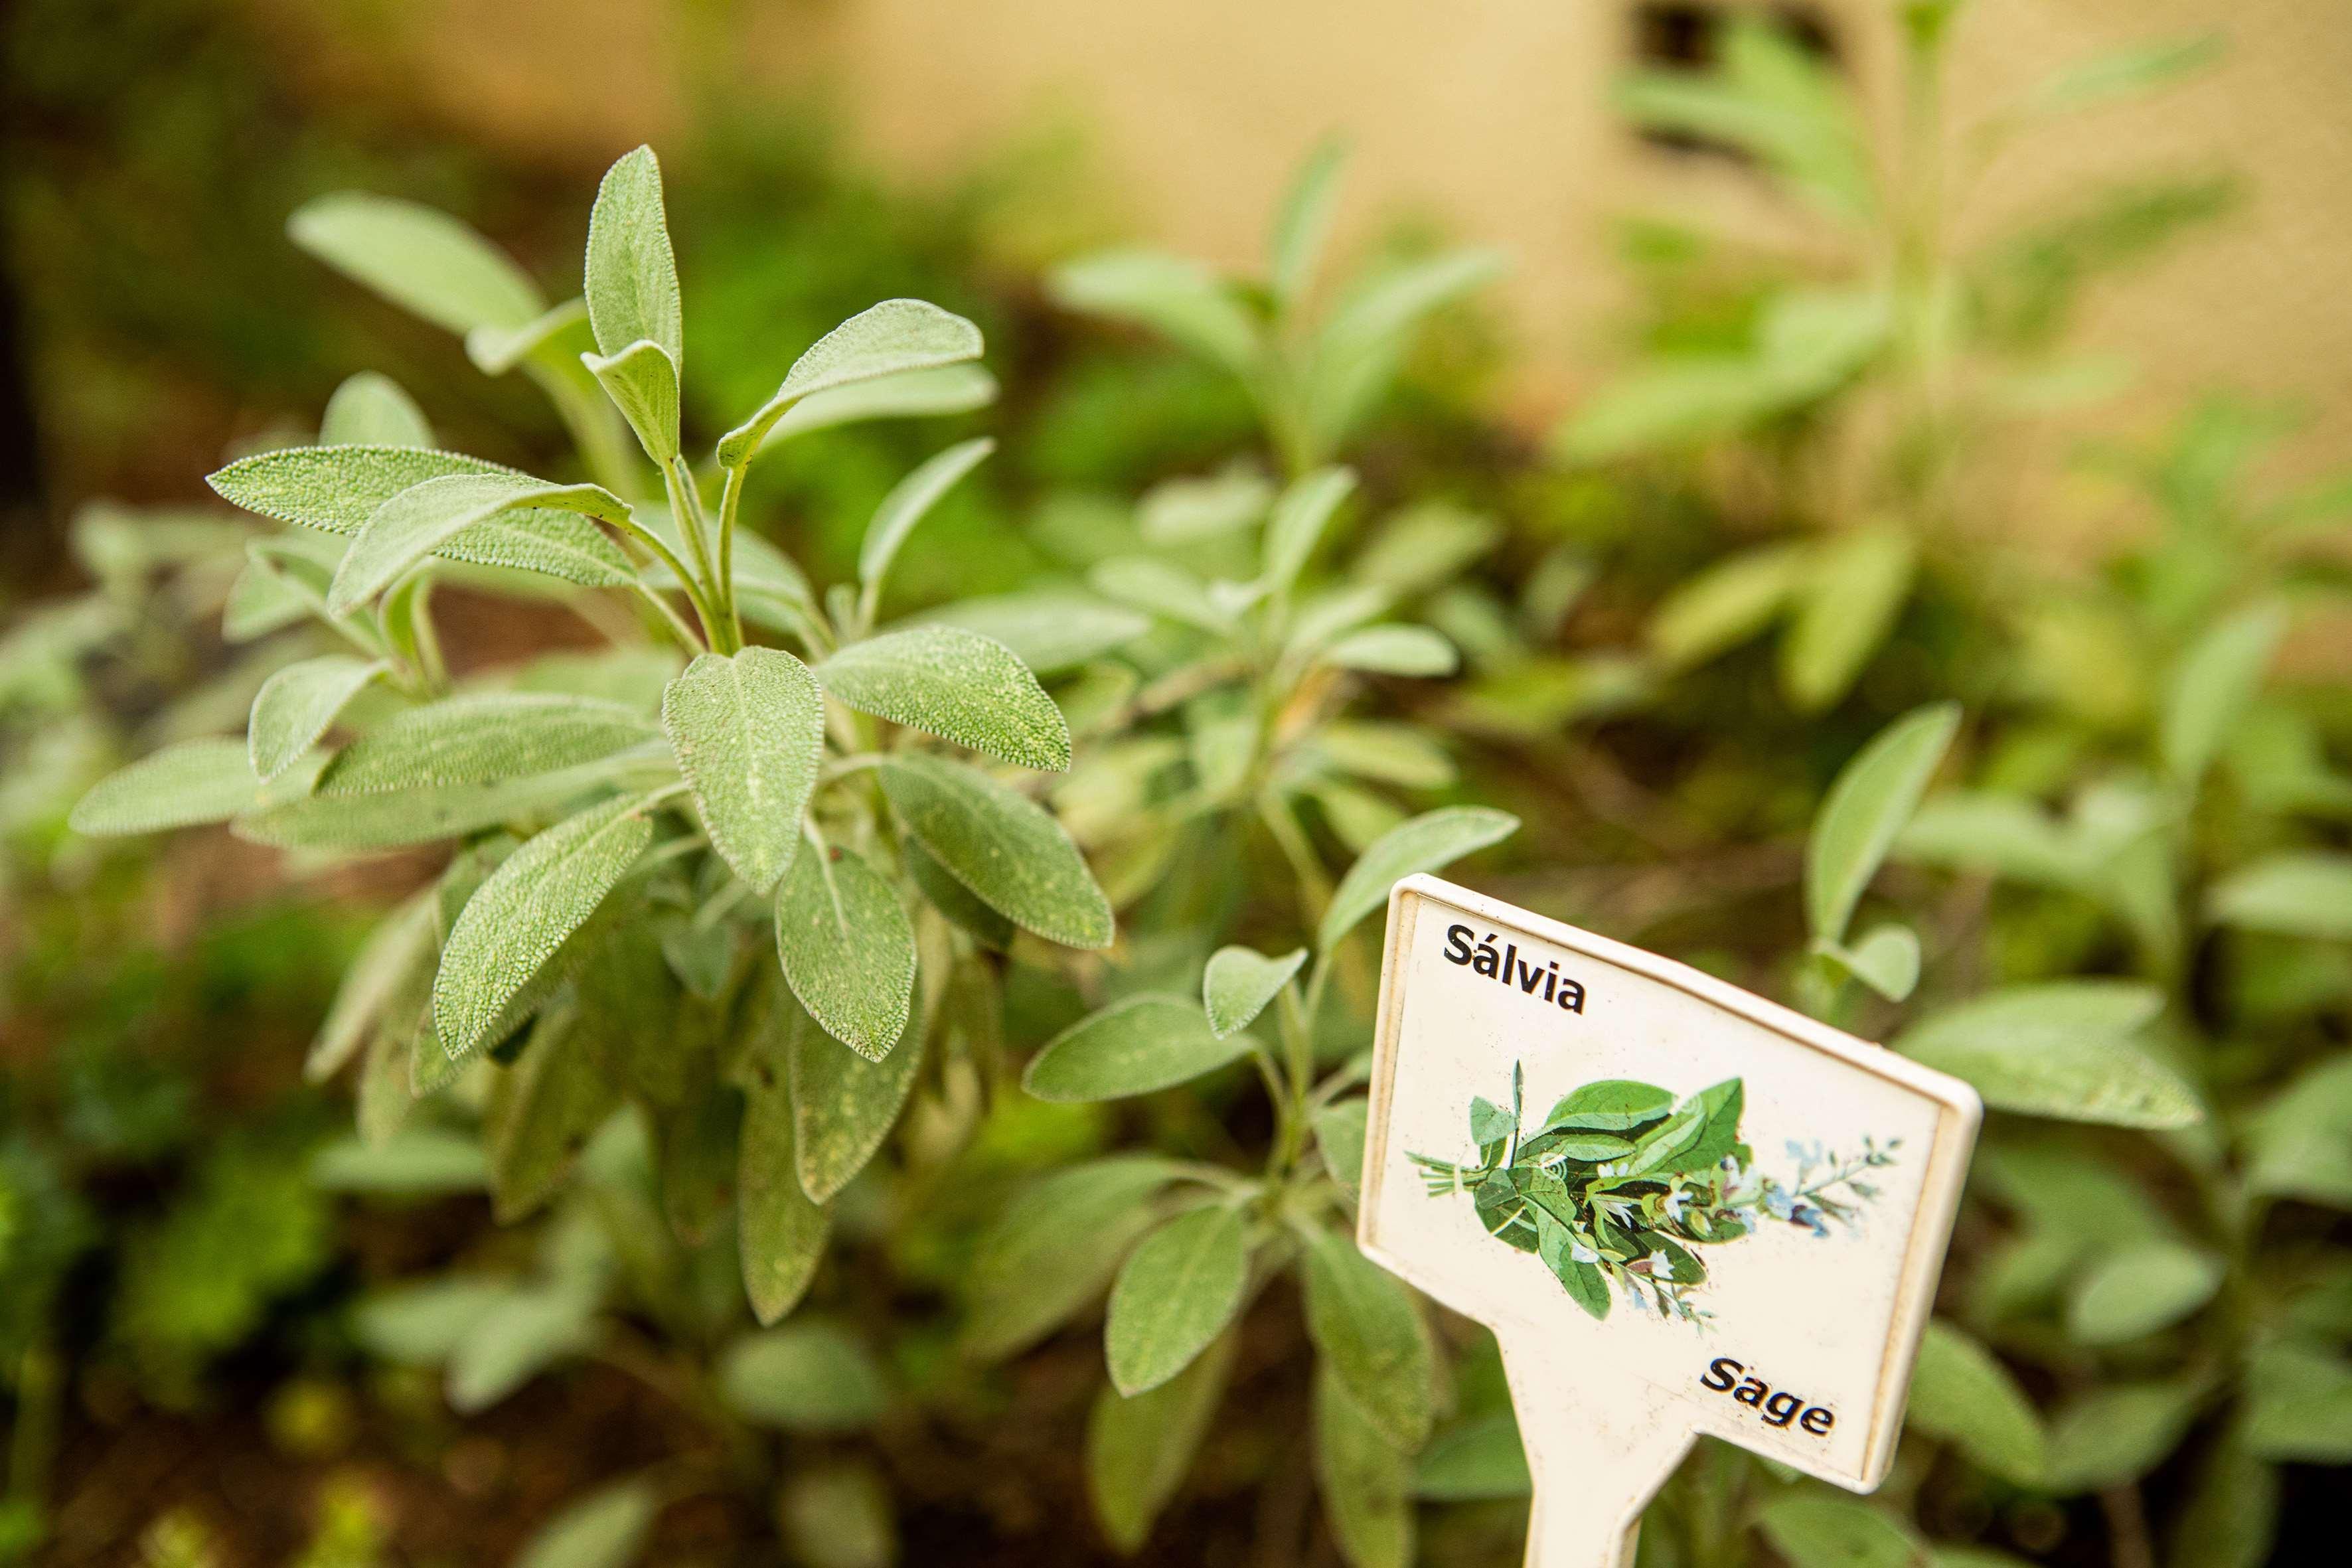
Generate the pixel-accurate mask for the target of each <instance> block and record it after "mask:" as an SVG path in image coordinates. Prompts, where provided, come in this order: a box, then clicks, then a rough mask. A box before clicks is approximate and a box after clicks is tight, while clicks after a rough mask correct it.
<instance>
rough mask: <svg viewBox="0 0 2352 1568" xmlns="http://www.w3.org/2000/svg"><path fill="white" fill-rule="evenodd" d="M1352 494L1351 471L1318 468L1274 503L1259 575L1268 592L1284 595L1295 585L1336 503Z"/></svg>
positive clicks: (1354, 483) (1349, 469)
mask: <svg viewBox="0 0 2352 1568" xmlns="http://www.w3.org/2000/svg"><path fill="white" fill-rule="evenodd" d="M1355 492H1356V472H1355V470H1354V469H1353V468H1318V469H1316V470H1315V471H1314V472H1313V473H1311V474H1308V475H1307V476H1305V477H1304V478H1302V479H1298V480H1297V482H1295V483H1293V484H1292V485H1291V486H1290V488H1289V489H1286V490H1284V491H1283V492H1282V494H1281V496H1280V497H1278V498H1277V499H1276V501H1275V503H1274V515H1273V516H1272V517H1270V518H1268V519H1267V520H1266V524H1265V566H1264V569H1263V570H1262V571H1261V572H1260V573H1259V580H1260V581H1262V582H1264V583H1265V584H1266V585H1267V587H1268V589H1269V590H1270V591H1272V592H1274V593H1277V594H1279V593H1284V592H1286V591H1287V590H1288V589H1289V588H1290V586H1291V584H1294V583H1296V582H1297V580H1298V574H1299V573H1300V572H1301V571H1303V570H1304V569H1305V568H1306V565H1307V558H1308V557H1309V556H1311V555H1313V554H1314V553H1315V546H1316V545H1317V543H1318V542H1320V541H1321V540H1322V538H1323V531H1324V530H1325V529H1326V528H1328V527H1329V526H1330V523H1331V519H1332V517H1333V516H1334V515H1335V514H1336V513H1337V512H1338V511H1339V504H1340V503H1341V502H1342V501H1344V500H1347V499H1348V498H1349V496H1351V495H1353V494H1355Z"/></svg>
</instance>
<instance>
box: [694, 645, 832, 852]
mask: <svg viewBox="0 0 2352 1568" xmlns="http://www.w3.org/2000/svg"><path fill="white" fill-rule="evenodd" d="M662 727H663V729H665V730H666V731H668V734H669V740H670V745H671V747H672V749H673V750H674V751H675V752H677V766H678V771H679V772H680V773H684V774H685V775H686V781H687V784H688V786H689V787H690V788H691V789H692V790H693V791H694V802H695V805H696V806H697V808H698V809H699V810H700V811H701V813H702V819H703V822H704V824H705V826H708V827H709V831H710V842H711V844H712V846H713V847H716V848H717V849H718V851H719V854H720V856H721V857H723V858H725V859H726V861H727V864H728V865H730V866H731V867H733V868H734V869H735V874H736V875H737V876H739V877H740V878H742V879H744V880H745V881H746V882H749V883H750V884H751V887H752V889H753V890H754V891H756V892H759V893H762V894H764V893H766V892H767V891H768V890H769V889H772V888H773V887H774V886H775V885H776V884H777V882H778V881H779V880H781V879H782V877H783V875H784V872H785V869H786V868H788V867H789V866H791V864H792V863H793V858H794V857H795V855H796V854H797V853H798V848H799V845H800V842H801V816H802V814H803V812H805V811H806V810H807V809H808V801H809V795H810V793H811V792H812V791H814V789H815V788H816V773H817V765H818V763H819V762H820V761H821V760H822V759H823V756H824V694H823V693H822V692H820V691H819V690H818V689H817V683H816V678H815V677H814V676H813V675H811V674H810V673H809V668H808V666H806V665H804V664H803V663H802V662H801V661H800V660H799V659H796V658H793V656H792V655H791V654H788V653H785V652H783V651H782V650H781V649H778V648H768V647H747V648H745V649H743V650H742V651H741V652H740V653H738V654H736V655H734V656H733V657H732V658H730V657H728V656H725V655H722V654H703V655H701V656H700V657H699V658H696V659H695V661H694V662H693V663H692V664H690V665H688V667H687V670H686V673H685V674H684V675H681V676H679V677H678V678H677V679H676V680H673V681H671V682H670V684H669V689H667V691H665V692H663V694H662Z"/></svg>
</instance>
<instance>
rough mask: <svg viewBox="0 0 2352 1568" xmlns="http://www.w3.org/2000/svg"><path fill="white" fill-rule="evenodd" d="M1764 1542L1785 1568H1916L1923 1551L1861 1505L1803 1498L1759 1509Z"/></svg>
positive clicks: (1907, 1534) (1889, 1522) (1901, 1528)
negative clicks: (1778, 1554) (1769, 1544)
mask: <svg viewBox="0 0 2352 1568" xmlns="http://www.w3.org/2000/svg"><path fill="white" fill-rule="evenodd" d="M1759 1522H1760V1524H1761V1526H1762V1529H1763V1531H1764V1538H1765V1539H1766V1540H1767V1541H1769V1542H1771V1543H1772V1549H1773V1550H1774V1551H1775V1552H1779V1553H1780V1555H1781V1557H1783V1558H1784V1559H1786V1560H1787V1562H1788V1563H1789V1568H1919V1563H1920V1560H1921V1559H1922V1558H1923V1557H1924V1556H1925V1555H1926V1554H1927V1548H1926V1547H1925V1546H1924V1545H1923V1544H1922V1543H1921V1542H1919V1540H1918V1539H1917V1538H1916V1536H1914V1535H1913V1534H1912V1533H1911V1532H1910V1531H1908V1530H1906V1528H1904V1526H1903V1525H1902V1524H1901V1523H1899V1522H1898V1521H1895V1520H1894V1519H1892V1518H1890V1517H1888V1516H1887V1515H1886V1514H1884V1513H1881V1512H1880V1511H1879V1510H1876V1509H1874V1508H1872V1507H1871V1506H1870V1505H1869V1504H1867V1503H1860V1502H1852V1501H1849V1500H1846V1499H1844V1498H1837V1497H1823V1496H1821V1495H1819V1494H1813V1493H1807V1494H1801V1495H1799V1496H1795V1497H1781V1498H1776V1499H1774V1500H1772V1501H1770V1502H1768V1503H1766V1504H1765V1505H1764V1511H1763V1514H1762V1517H1761V1519H1760V1521H1759Z"/></svg>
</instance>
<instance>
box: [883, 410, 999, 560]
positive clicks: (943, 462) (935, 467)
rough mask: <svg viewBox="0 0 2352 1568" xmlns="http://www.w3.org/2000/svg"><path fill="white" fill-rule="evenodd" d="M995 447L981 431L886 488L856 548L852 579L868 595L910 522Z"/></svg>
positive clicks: (895, 555)
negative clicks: (854, 574) (855, 562)
mask: <svg viewBox="0 0 2352 1568" xmlns="http://www.w3.org/2000/svg"><path fill="white" fill-rule="evenodd" d="M995 450H996V442H995V441H994V440H993V439H992V438H991V437H986V436H981V437H974V438H973V439H971V440H970V441H962V442H959V443H957V444H956V445H955V446H952V447H949V448H948V449H947V450H946V451H944V452H940V453H939V454H937V455H936V456H934V457H932V458H929V459H928V460H926V461H925V462H924V463H923V465H922V466H921V467H920V468H917V469H915V471H914V472H912V473H910V474H908V476H907V477H906V478H905V479H900V480H899V481H898V483H897V484H896V485H894V486H892V487H891V489H890V493H889V494H888V495H887V496H884V497H883V498H882V504H881V505H880V506H878V507H876V508H875V509H874V521H871V522H869V523H867V524H866V538H865V539H864V540H863V541H862V542H860V543H859V545H858V547H857V580H858V581H859V582H860V583H861V584H865V587H866V593H867V594H868V595H878V594H879V593H880V592H881V588H882V581H883V579H884V578H885V577H887V576H888V575H889V572H890V563H891V562H893V561H895V560H897V559H898V551H899V548H900V547H901V546H903V545H904V544H905V543H906V542H907V536H908V534H910V533H912V532H914V531H915V525H916V524H917V523H919V522H920V521H923V519H924V518H925V517H927V516H929V514H930V510H931V508H932V507H934V506H936V505H938V504H939V501H940V497H942V496H944V495H946V494H947V493H948V491H950V490H951V489H954V488H955V486H956V482H957V481H958V480H960V479H962V478H963V477H964V476H965V475H966V474H968V473H970V472H971V471H972V469H974V468H978V467H979V466H980V464H981V460H982V458H986V457H987V456H988V455H989V454H990V453H991V452H993V451H995Z"/></svg>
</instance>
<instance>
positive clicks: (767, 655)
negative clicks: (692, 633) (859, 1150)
mask: <svg viewBox="0 0 2352 1568" xmlns="http://www.w3.org/2000/svg"><path fill="white" fill-rule="evenodd" d="M662 728H663V729H664V730H666V731H668V734H669V740H670V745H671V748H672V749H673V750H674V751H675V752H677V766H678V771H679V772H680V773H684V774H685V775H686V781H687V784H688V786H689V787H690V788H691V789H692V790H693V791H694V803H695V805H696V807H697V809H698V810H699V811H700V812H701V813H702V819H703V823H704V825H705V826H707V827H708V828H709V832H710V842H711V845H712V847H715V848H716V849H717V850H718V851H719V855H720V856H721V857H722V858H725V860H726V861H727V864H728V865H729V866H730V867H732V868H734V870H735V874H736V875H737V876H739V877H740V878H742V879H744V880H745V881H746V882H749V883H750V884H751V888H752V889H753V890H754V891H755V892H759V893H761V894H765V893H766V892H767V891H768V890H769V889H772V888H773V887H775V885H776V884H777V882H778V881H779V880H781V879H782V877H783V875H784V872H785V870H786V868H788V867H790V866H791V865H792V863H793V858H794V857H795V856H796V854H797V853H798V849H799V845H800V842H801V818H802V815H803V813H804V812H805V811H806V810H807V809H808V801H809V795H810V794H811V793H812V792H813V791H814V789H815V788H816V774H817V765H818V763H820V762H821V761H822V760H823V757H824V694H823V693H822V692H820V691H819V690H818V689H817V683H816V678H815V677H814V676H813V675H811V674H810V673H809V668H808V666H806V665H804V664H803V663H802V662H801V661H800V660H799V659H796V658H793V656H792V655H791V654H788V653H785V652H783V651H782V650H781V649H778V648H769V647H747V648H745V649H743V650H742V651H741V652H740V653H737V654H735V655H733V656H732V657H731V658H730V657H729V656H726V655H723V654H703V655H701V656H699V657H698V658H696V659H695V661H694V662H693V663H692V664H690V665H688V667H687V670H686V673H685V674H684V675H681V676H679V677H678V678H677V679H675V680H673V681H671V682H670V683H669V688H668V689H667V690H666V691H664V692H663V693H662ZM886 1048H887V1047H886Z"/></svg>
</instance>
